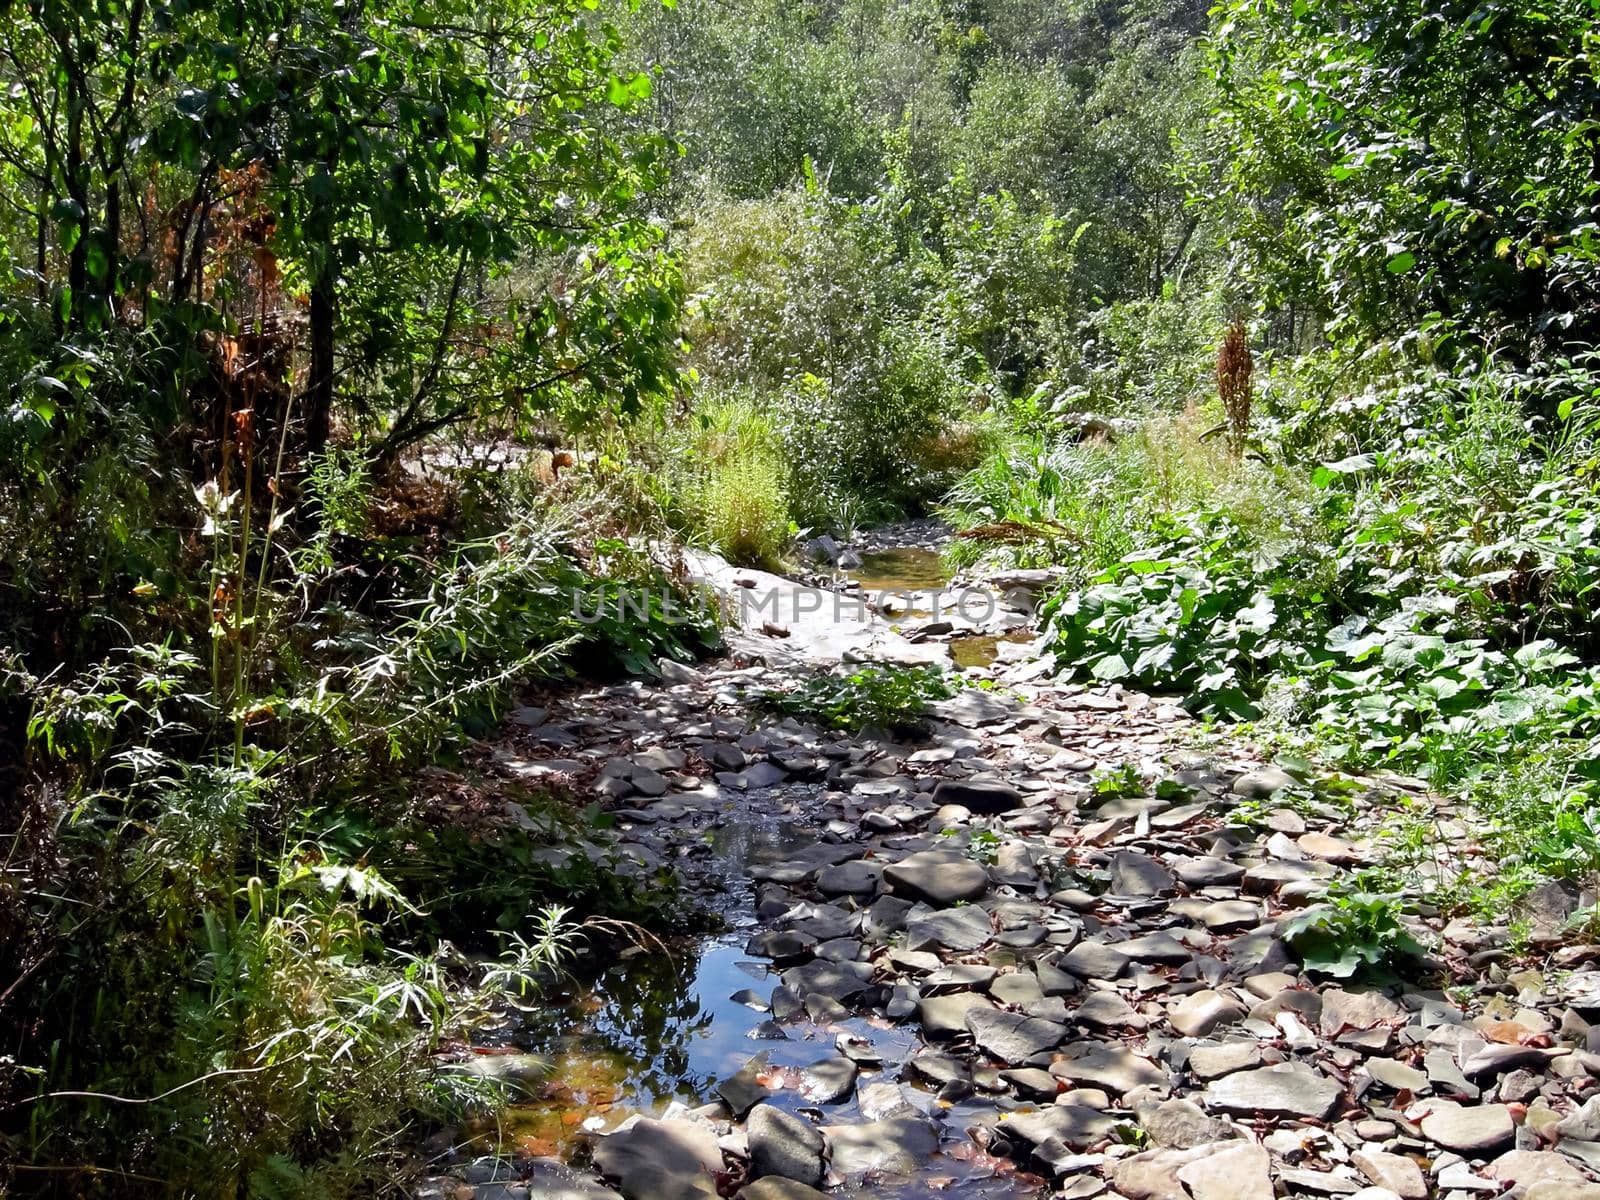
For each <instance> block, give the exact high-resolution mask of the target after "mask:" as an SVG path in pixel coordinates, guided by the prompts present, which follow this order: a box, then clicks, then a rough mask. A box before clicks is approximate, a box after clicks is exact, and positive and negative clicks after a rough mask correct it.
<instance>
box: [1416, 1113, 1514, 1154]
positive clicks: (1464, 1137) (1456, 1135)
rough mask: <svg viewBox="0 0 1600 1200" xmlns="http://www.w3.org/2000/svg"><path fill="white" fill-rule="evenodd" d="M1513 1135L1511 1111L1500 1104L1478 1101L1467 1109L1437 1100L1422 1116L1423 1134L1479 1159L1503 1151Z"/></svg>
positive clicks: (1447, 1146) (1442, 1144)
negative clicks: (1477, 1103)
mask: <svg viewBox="0 0 1600 1200" xmlns="http://www.w3.org/2000/svg"><path fill="white" fill-rule="evenodd" d="M1516 1134H1517V1127H1516V1124H1515V1123H1514V1122H1513V1121H1512V1119H1511V1110H1510V1109H1509V1108H1507V1107H1506V1106H1505V1105H1503V1104H1479V1105H1474V1106H1472V1107H1470V1108H1469V1107H1464V1106H1462V1105H1460V1104H1456V1103H1454V1102H1453V1101H1449V1100H1437V1101H1433V1102H1432V1104H1431V1110H1430V1111H1429V1113H1428V1115H1427V1116H1425V1117H1423V1118H1422V1136H1423V1137H1425V1138H1427V1139H1428V1140H1429V1141H1431V1142H1437V1143H1438V1144H1439V1145H1441V1146H1443V1147H1444V1148H1445V1149H1446V1150H1454V1151H1455V1152H1456V1153H1457V1154H1461V1155H1465V1156H1466V1157H1468V1158H1481V1157H1483V1156H1484V1155H1486V1154H1490V1153H1492V1152H1494V1151H1496V1150H1503V1149H1504V1148H1506V1147H1507V1146H1509V1145H1510V1144H1511V1141H1512V1139H1513V1138H1515V1137H1516Z"/></svg>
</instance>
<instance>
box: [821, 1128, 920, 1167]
mask: <svg viewBox="0 0 1600 1200" xmlns="http://www.w3.org/2000/svg"><path fill="white" fill-rule="evenodd" d="M822 1132H823V1133H824V1134H826V1135H827V1139H828V1145H829V1146H830V1147H831V1148H832V1150H833V1169H834V1170H836V1171H838V1172H839V1174H841V1175H846V1176H850V1175H864V1174H866V1173H867V1172H869V1171H871V1172H884V1173H888V1174H894V1175H910V1174H912V1173H913V1172H915V1171H916V1170H917V1169H918V1168H919V1167H921V1166H923V1165H925V1164H926V1163H927V1161H928V1160H929V1159H930V1158H931V1157H932V1156H933V1153H934V1151H935V1150H937V1149H938V1148H939V1138H938V1135H937V1134H936V1133H935V1132H934V1128H933V1126H932V1125H930V1124H929V1123H928V1122H927V1121H925V1120H922V1119H921V1118H919V1117H889V1118H887V1119H885V1120H882V1121H869V1122H867V1123H866V1124H863V1125H829V1126H825V1127H824V1128H823V1131H822Z"/></svg>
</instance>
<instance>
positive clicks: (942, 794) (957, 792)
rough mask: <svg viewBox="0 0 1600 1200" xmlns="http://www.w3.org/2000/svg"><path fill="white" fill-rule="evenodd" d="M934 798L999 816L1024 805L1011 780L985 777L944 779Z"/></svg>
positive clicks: (983, 814) (935, 801) (969, 810)
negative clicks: (1004, 780) (1005, 780)
mask: <svg viewBox="0 0 1600 1200" xmlns="http://www.w3.org/2000/svg"><path fill="white" fill-rule="evenodd" d="M969 694H970V693H969ZM933 802H934V804H935V805H945V804H959V805H960V806H961V807H962V808H964V809H966V810H967V811H968V812H973V813H977V814H979V815H980V816H997V815H999V814H1000V813H1008V812H1011V811H1012V810H1013V809H1018V808H1021V807H1022V805H1023V799H1022V793H1021V792H1019V791H1018V790H1017V789H1016V788H1014V787H1012V786H1011V785H1010V784H1009V783H1005V782H1002V781H1001V780H998V779H982V778H973V779H944V780H941V781H940V782H939V783H938V784H937V785H936V786H935V787H934V789H933Z"/></svg>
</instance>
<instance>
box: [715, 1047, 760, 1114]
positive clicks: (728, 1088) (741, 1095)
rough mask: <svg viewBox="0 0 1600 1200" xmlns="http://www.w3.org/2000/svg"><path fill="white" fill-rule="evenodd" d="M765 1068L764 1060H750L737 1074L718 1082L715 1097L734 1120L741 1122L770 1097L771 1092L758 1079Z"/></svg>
mask: <svg viewBox="0 0 1600 1200" xmlns="http://www.w3.org/2000/svg"><path fill="white" fill-rule="evenodd" d="M765 1068H766V1061H765V1059H763V1058H752V1059H751V1060H750V1061H749V1062H747V1063H745V1065H744V1066H742V1067H740V1068H739V1070H738V1071H737V1072H735V1073H734V1074H732V1075H730V1076H728V1078H726V1079H723V1080H721V1081H719V1082H718V1084H717V1095H719V1096H721V1097H722V1102H723V1103H724V1104H726V1105H727V1106H728V1111H729V1112H731V1113H733V1115H734V1117H735V1118H736V1119H738V1120H743V1119H744V1115H745V1113H747V1112H749V1111H750V1110H751V1109H752V1108H754V1107H755V1106H756V1105H758V1104H760V1103H761V1102H762V1101H763V1100H765V1099H767V1098H768V1097H769V1096H771V1095H772V1090H771V1089H770V1088H768V1087H767V1086H766V1085H765V1084H763V1083H762V1082H761V1080H760V1078H759V1076H760V1073H761V1071H763V1070H764V1069H765Z"/></svg>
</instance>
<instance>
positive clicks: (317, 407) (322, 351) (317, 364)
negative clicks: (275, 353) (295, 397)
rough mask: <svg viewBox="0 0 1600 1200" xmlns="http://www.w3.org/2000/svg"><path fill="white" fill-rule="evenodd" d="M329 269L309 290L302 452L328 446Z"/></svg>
mask: <svg viewBox="0 0 1600 1200" xmlns="http://www.w3.org/2000/svg"><path fill="white" fill-rule="evenodd" d="M333 320H334V294H333V268H332V266H331V265H326V264H325V265H324V266H323V267H322V270H321V271H320V272H319V273H318V275H317V279H316V282H315V283H314V284H313V285H312V288H311V380H310V384H309V391H310V397H311V403H310V405H309V406H308V407H307V409H306V449H307V450H308V451H309V452H311V453H313V454H316V453H318V452H320V451H322V450H324V449H325V448H326V447H327V445H328V435H329V434H330V433H331V432H332V426H333Z"/></svg>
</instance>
